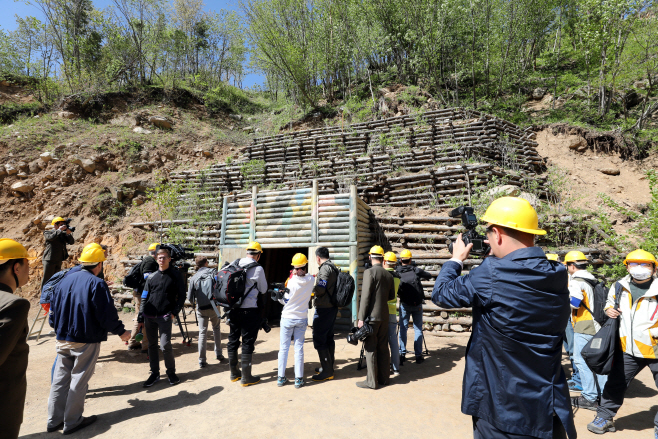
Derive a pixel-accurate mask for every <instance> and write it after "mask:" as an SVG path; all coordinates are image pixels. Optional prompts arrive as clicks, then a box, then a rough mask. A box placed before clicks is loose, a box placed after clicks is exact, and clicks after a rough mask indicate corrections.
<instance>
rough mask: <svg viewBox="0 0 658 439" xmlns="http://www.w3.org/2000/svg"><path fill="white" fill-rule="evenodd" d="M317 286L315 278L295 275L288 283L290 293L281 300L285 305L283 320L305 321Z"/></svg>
mask: <svg viewBox="0 0 658 439" xmlns="http://www.w3.org/2000/svg"><path fill="white" fill-rule="evenodd" d="M314 284H315V277H313V276H311V275H310V274H307V275H306V276H297V275H293V276H292V277H291V278H290V280H289V281H288V287H287V288H288V289H289V290H290V292H289V293H286V294H285V295H284V296H283V299H281V300H279V302H281V303H282V304H283V311H281V318H282V319H291V320H304V319H306V318H308V303H309V301H310V300H311V293H312V292H313V286H314Z"/></svg>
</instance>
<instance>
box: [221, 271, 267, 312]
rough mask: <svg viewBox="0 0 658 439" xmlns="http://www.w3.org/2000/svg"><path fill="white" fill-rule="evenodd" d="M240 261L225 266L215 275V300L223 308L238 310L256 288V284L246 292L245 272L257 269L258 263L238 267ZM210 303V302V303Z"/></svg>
mask: <svg viewBox="0 0 658 439" xmlns="http://www.w3.org/2000/svg"><path fill="white" fill-rule="evenodd" d="M239 262H240V259H236V260H235V261H234V262H233V263H232V264H227V265H224V267H222V269H221V270H220V271H219V272H218V273H217V289H216V291H217V293H216V294H215V300H216V301H217V303H219V305H221V306H222V307H224V308H229V309H233V308H239V307H240V305H242V301H243V300H244V298H245V297H247V294H249V292H250V291H251V290H252V289H254V288H255V287H256V284H254V285H252V287H251V288H250V289H249V290H247V271H248V270H249V269H250V268H252V267H257V266H258V265H259V264H258V262H252V263H250V264H248V265H247V266H246V267H240V265H239ZM211 303H212V302H211Z"/></svg>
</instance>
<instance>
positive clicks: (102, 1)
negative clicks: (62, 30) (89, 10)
mask: <svg viewBox="0 0 658 439" xmlns="http://www.w3.org/2000/svg"><path fill="white" fill-rule="evenodd" d="M92 2H93V3H94V7H96V8H97V9H104V8H106V7H107V6H109V5H111V4H112V1H111V0H92ZM2 3H3V4H5V6H8V9H9V10H6V9H5V12H4V13H3V14H0V29H3V30H5V31H10V30H14V29H15V28H16V15H18V16H19V17H25V16H27V15H32V16H34V17H37V18H38V19H40V20H43V17H42V16H41V14H40V12H39V10H38V9H37V8H36V7H34V6H28V5H26V4H25V3H24V2H22V1H13V0H2ZM205 3H206V6H205V10H206V11H215V10H219V9H228V10H232V11H236V12H238V13H240V8H239V5H238V2H237V0H205ZM264 81H265V78H264V76H262V75H260V74H254V73H252V74H249V75H247V76H246V77H245V78H244V81H243V82H242V85H243V86H244V87H251V86H252V85H254V84H261V85H262V84H263V82H264Z"/></svg>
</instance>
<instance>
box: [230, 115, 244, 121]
mask: <svg viewBox="0 0 658 439" xmlns="http://www.w3.org/2000/svg"><path fill="white" fill-rule="evenodd" d="M228 117H230V118H231V119H235V120H242V115H241V114H229V115H228Z"/></svg>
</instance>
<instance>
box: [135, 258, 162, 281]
mask: <svg viewBox="0 0 658 439" xmlns="http://www.w3.org/2000/svg"><path fill="white" fill-rule="evenodd" d="M158 268H159V267H158V263H157V262H156V260H155V258H153V256H151V255H146V256H144V257H143V258H142V262H141V263H140V264H139V273H140V274H141V275H142V279H143V278H144V274H146V273H155V272H156V271H158Z"/></svg>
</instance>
